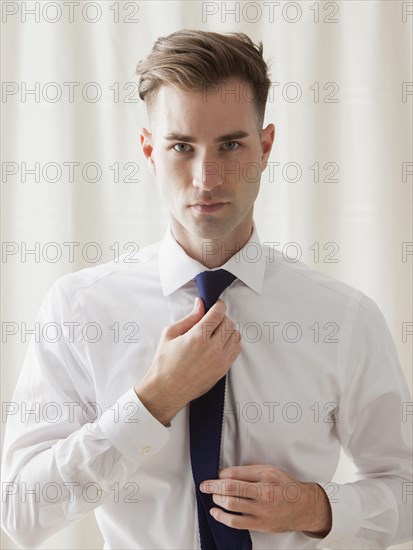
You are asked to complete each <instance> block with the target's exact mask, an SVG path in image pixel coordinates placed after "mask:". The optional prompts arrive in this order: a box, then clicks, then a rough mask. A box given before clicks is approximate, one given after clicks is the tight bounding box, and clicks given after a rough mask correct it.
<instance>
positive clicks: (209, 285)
mask: <svg viewBox="0 0 413 550" xmlns="http://www.w3.org/2000/svg"><path fill="white" fill-rule="evenodd" d="M235 279H236V276H235V275H233V274H232V273H230V272H229V271H227V270H226V269H216V270H215V271H203V272H202V273H198V275H197V276H196V277H195V282H196V284H197V287H198V293H199V296H200V297H201V298H202V300H203V301H204V304H205V311H208V310H209V309H210V308H211V307H212V306H213V305H214V304H215V302H216V301H217V300H218V298H219V297H220V296H221V294H222V292H223V291H224V290H225V289H226V288H227V287H228V286H229V285H230V284H231V283H232V282H233V281H235Z"/></svg>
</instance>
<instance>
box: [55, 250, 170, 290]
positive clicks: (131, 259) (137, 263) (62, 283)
mask: <svg viewBox="0 0 413 550" xmlns="http://www.w3.org/2000/svg"><path fill="white" fill-rule="evenodd" d="M161 242H162V241H157V242H154V243H151V244H148V245H147V246H144V247H143V248H137V247H136V245H135V244H134V246H133V247H131V250H130V251H128V252H126V253H125V254H122V255H120V256H118V257H117V258H115V259H114V260H111V261H108V262H104V263H102V264H99V265H96V266H93V267H85V268H82V269H79V270H78V271H73V272H71V273H67V274H65V275H63V276H61V277H59V278H58V279H57V280H56V281H55V283H54V286H55V287H56V289H59V290H61V291H63V292H65V293H66V294H68V295H70V294H72V293H73V292H76V291H78V290H81V289H88V288H93V287H99V288H101V287H102V289H103V288H104V287H105V285H106V284H107V285H113V284H117V282H118V283H119V284H122V281H124V280H125V279H127V278H128V276H129V275H130V276H132V277H133V276H134V275H135V274H136V275H138V274H139V273H142V272H145V271H151V270H154V269H157V267H156V266H157V258H158V252H159V248H160V245H161ZM131 244H132V243H131Z"/></svg>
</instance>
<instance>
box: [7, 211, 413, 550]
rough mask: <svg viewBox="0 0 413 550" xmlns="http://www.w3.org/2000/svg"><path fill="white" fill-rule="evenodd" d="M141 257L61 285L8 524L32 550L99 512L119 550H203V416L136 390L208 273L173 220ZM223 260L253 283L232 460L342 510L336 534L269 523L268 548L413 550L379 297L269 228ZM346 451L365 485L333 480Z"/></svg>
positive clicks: (404, 399)
mask: <svg viewBox="0 0 413 550" xmlns="http://www.w3.org/2000/svg"><path fill="white" fill-rule="evenodd" d="M127 259H128V258H127V256H126V255H125V256H121V257H120V258H119V259H118V260H117V261H113V262H109V263H106V264H103V265H100V266H95V267H93V268H87V269H82V270H81V271H78V272H76V273H70V274H68V275H65V276H63V277H61V278H60V279H58V280H57V281H56V282H55V284H54V285H53V286H52V287H51V289H50V291H49V292H48V294H47V295H46V297H45V299H44V301H43V303H42V306H41V308H40V311H39V314H38V317H37V323H38V327H39V334H38V335H34V336H33V337H32V340H31V342H30V345H29V348H28V352H27V355H26V358H25V361H24V366H23V370H22V373H21V376H20V378H19V381H18V384H17V388H16V391H15V394H14V397H13V403H11V404H8V405H7V406H6V413H7V416H8V425H7V430H6V438H5V447H4V460H3V500H4V504H3V512H2V522H3V528H4V529H5V531H6V532H7V533H8V534H9V535H10V537H11V538H12V539H14V540H15V541H17V543H19V544H21V545H23V546H29V547H32V546H37V545H40V544H41V543H42V542H43V541H44V540H45V539H46V538H47V537H49V536H50V535H52V534H54V533H56V532H57V531H59V530H60V529H62V528H63V527H65V526H67V525H69V524H71V523H72V522H74V521H76V520H78V519H80V518H82V517H83V516H84V515H85V514H87V513H88V512H90V511H91V510H94V511H95V514H96V518H97V521H98V524H99V526H100V529H101V531H102V534H103V537H104V539H105V546H104V548H107V549H109V548H137V549H145V550H147V549H155V548H156V549H179V550H183V549H198V548H200V545H199V531H198V519H197V512H196V498H195V490H194V483H193V478H192V471H191V464H190V457H189V433H188V412H189V406H188V405H187V406H186V407H184V408H183V409H182V410H181V411H180V412H179V413H178V414H177V415H176V416H175V417H174V418H173V420H172V422H171V426H170V427H165V426H164V425H163V424H161V423H160V422H158V420H156V419H155V418H154V417H153V416H152V415H151V414H150V413H149V411H148V410H147V409H146V408H145V407H144V406H143V404H142V403H141V402H140V400H139V399H138V397H137V396H136V394H135V392H134V389H133V386H134V385H135V384H136V383H137V382H138V380H139V379H140V378H141V377H142V376H143V375H144V374H145V372H146V371H147V370H148V369H149V367H150V365H151V363H152V359H153V357H154V354H155V350H156V348H157V345H158V342H159V339H160V336H161V331H162V329H163V328H164V327H165V326H166V325H169V324H172V323H174V322H176V321H177V320H179V319H181V318H182V317H184V316H185V315H187V314H188V313H189V312H190V311H191V310H192V308H193V305H194V299H195V297H196V296H197V287H196V283H195V281H194V280H193V278H194V277H195V275H197V274H198V273H200V272H201V271H204V270H205V269H206V267H205V266H204V265H202V264H201V263H199V262H197V261H195V260H194V259H192V258H190V257H189V256H188V255H187V254H186V252H185V251H184V249H183V248H182V247H181V246H180V245H179V244H178V243H177V242H176V241H175V239H174V237H173V235H172V232H171V230H170V227H169V226H168V228H167V230H166V233H165V237H164V238H163V239H162V240H161V241H159V242H156V243H154V244H152V245H149V246H147V247H145V248H143V249H142V250H140V251H139V253H138V254H137V256H136V258H135V260H136V259H137V260H138V261H135V262H133V263H131V262H127V261H125V260H127ZM221 267H222V268H224V269H227V270H228V271H230V272H231V273H233V274H234V275H236V277H237V279H236V280H235V281H234V282H233V283H232V285H230V286H229V287H228V288H227V289H226V290H225V291H224V292H223V294H222V295H221V298H222V299H223V301H224V302H225V304H226V306H227V310H226V314H227V315H228V316H229V317H230V318H231V319H232V320H233V321H234V322H235V323H236V327H237V329H238V330H239V331H240V333H241V335H242V338H243V341H242V351H241V353H240V355H239V356H238V357H237V359H236V360H235V362H234V364H233V365H232V367H231V369H230V371H229V373H228V375H227V386H226V397H225V411H224V423H223V433H222V443H221V461H220V467H221V468H224V467H228V466H233V465H246V464H250V463H257V464H268V465H273V466H276V467H278V468H280V469H282V470H284V471H286V472H288V473H290V474H291V475H292V476H293V477H295V478H296V479H298V480H300V481H316V482H318V483H320V485H322V486H323V487H324V488H325V490H326V492H327V494H328V495H329V498H330V501H331V506H332V519H333V521H332V529H331V531H330V533H329V534H328V535H327V537H325V538H324V539H320V538H316V537H312V536H307V535H306V534H303V533H299V532H286V533H280V534H271V533H262V532H257V531H251V538H252V544H253V548H254V550H258V549H275V548H291V549H292V548H294V549H298V548H325V547H327V548H346V549H348V548H384V547H387V546H389V545H391V544H396V543H400V542H403V541H406V540H410V538H411V536H412V535H411V531H410V525H411V523H410V522H411V517H412V515H411V514H412V472H411V469H412V466H411V461H412V456H411V453H412V451H411V449H412V447H411V416H408V415H407V413H406V410H405V408H406V404H408V403H409V402H410V401H411V397H410V395H409V391H408V388H407V384H406V381H405V378H404V375H403V373H402V370H401V367H400V365H399V362H398V359H397V355H396V350H395V346H394V343H393V341H392V338H391V336H390V333H389V330H388V328H387V325H386V322H385V320H384V318H383V316H382V314H381V313H380V311H379V310H378V308H377V306H376V305H375V303H374V302H373V301H372V300H371V299H369V298H368V297H366V296H365V295H364V294H363V293H362V292H360V291H359V290H356V289H354V288H352V287H350V286H348V285H346V284H344V283H342V282H339V281H336V280H333V279H332V278H330V277H328V276H326V275H323V274H322V273H319V272H317V271H314V270H313V269H310V268H309V267H307V266H306V265H305V264H303V263H301V262H293V261H289V260H288V259H286V258H285V257H283V256H282V254H281V253H280V252H279V251H277V250H276V249H275V248H274V247H273V246H272V245H271V244H268V243H267V244H262V243H261V241H260V239H259V236H258V232H257V228H256V225H255V222H254V223H253V231H252V234H251V237H250V239H249V241H248V242H247V244H246V245H245V246H244V247H243V248H242V249H241V251H239V252H238V253H237V254H235V255H233V256H232V257H231V258H230V259H229V260H228V261H227V262H226V263H225V264H224V265H222V266H221ZM30 409H31V410H32V412H31V413H30ZM341 447H343V449H344V450H345V452H346V453H347V454H348V455H349V456H350V457H351V458H352V460H353V461H354V463H355V465H356V466H357V470H358V474H357V480H356V481H352V482H349V483H345V484H333V483H330V481H331V479H332V478H333V475H334V473H335V471H336V467H337V464H338V460H339V455H340V449H341ZM286 498H294V496H292V497H291V496H289V495H286Z"/></svg>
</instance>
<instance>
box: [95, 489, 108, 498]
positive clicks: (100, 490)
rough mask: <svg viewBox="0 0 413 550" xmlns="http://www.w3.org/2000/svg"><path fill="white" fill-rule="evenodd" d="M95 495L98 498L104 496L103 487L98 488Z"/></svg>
mask: <svg viewBox="0 0 413 550" xmlns="http://www.w3.org/2000/svg"><path fill="white" fill-rule="evenodd" d="M97 496H98V497H99V498H102V497H104V496H106V491H104V490H103V489H98V491H97Z"/></svg>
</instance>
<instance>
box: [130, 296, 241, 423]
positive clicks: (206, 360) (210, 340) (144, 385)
mask: <svg viewBox="0 0 413 550" xmlns="http://www.w3.org/2000/svg"><path fill="white" fill-rule="evenodd" d="M198 304H199V305H198V308H196V307H194V309H193V310H192V312H191V313H189V314H188V315H187V316H186V317H184V318H183V319H181V320H179V321H177V322H176V323H174V324H172V325H169V326H167V327H165V328H164V329H163V331H162V335H161V339H160V341H159V344H158V347H157V350H156V353H155V357H154V359H153V362H152V365H151V367H150V369H149V370H148V372H147V373H146V374H145V376H144V377H143V378H142V379H141V380H140V381H139V382H138V384H137V385H136V386H135V392H136V394H137V396H138V397H139V398H140V399H141V401H142V403H143V404H144V405H145V407H146V408H147V409H148V410H149V411H150V412H151V414H153V415H154V416H155V417H156V418H157V419H158V420H159V421H160V422H162V423H163V424H165V425H168V424H169V422H170V420H171V419H172V418H173V417H174V416H175V414H176V413H177V412H178V411H179V410H180V409H182V408H183V407H184V406H185V405H187V404H188V403H189V402H190V401H192V400H193V399H196V398H197V397H199V396H200V395H203V394H204V393H206V392H207V391H208V390H209V389H211V388H212V386H214V385H215V384H216V382H218V380H219V379H220V378H222V377H223V376H225V374H226V373H227V371H228V370H229V369H230V367H231V365H232V363H233V362H234V361H235V359H236V358H237V357H238V355H239V353H240V351H241V344H240V341H241V334H240V333H239V332H238V330H236V329H235V325H234V323H233V321H231V319H229V317H227V316H226V315H225V309H226V307H225V304H224V302H223V301H222V300H217V302H216V303H215V304H214V305H213V306H212V307H211V309H210V310H209V311H208V312H207V313H206V314H205V306H204V303H203V301H202V300H201V299H199V298H198Z"/></svg>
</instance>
